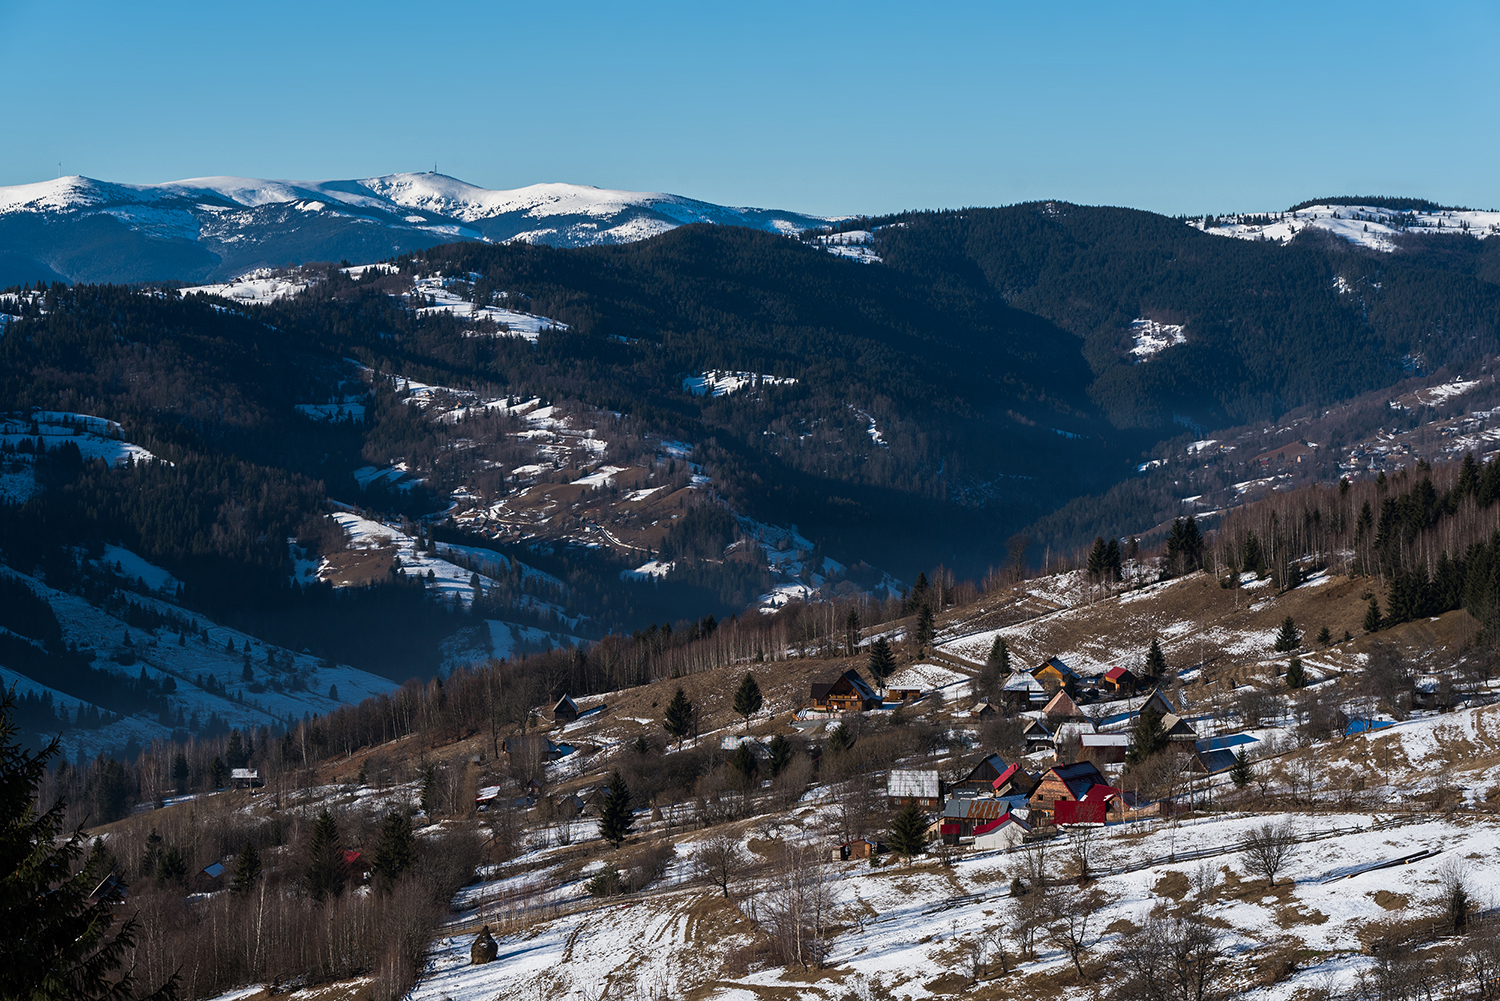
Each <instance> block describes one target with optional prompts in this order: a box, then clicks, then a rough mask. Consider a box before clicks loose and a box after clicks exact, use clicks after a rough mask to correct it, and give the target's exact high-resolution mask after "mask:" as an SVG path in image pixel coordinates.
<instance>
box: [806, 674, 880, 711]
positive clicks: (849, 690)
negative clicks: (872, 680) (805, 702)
mask: <svg viewBox="0 0 1500 1001" xmlns="http://www.w3.org/2000/svg"><path fill="white" fill-rule="evenodd" d="M880 701H881V700H880V696H878V695H876V694H875V690H874V689H873V688H871V687H870V686H869V685H867V684H866V683H865V679H864V678H861V677H860V676H859V672H858V671H845V672H844V673H843V674H841V675H839V677H838V679H837V680H835V681H834V682H833V683H831V684H826V685H824V684H815V685H813V686H812V707H813V709H814V710H815V711H817V712H826V713H847V712H856V713H857V712H866V711H868V710H870V709H879V708H880Z"/></svg>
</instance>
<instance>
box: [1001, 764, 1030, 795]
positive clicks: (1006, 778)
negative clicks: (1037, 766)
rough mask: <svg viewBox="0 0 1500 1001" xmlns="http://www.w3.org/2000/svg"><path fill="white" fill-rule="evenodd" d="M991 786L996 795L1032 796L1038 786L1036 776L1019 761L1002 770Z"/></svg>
mask: <svg viewBox="0 0 1500 1001" xmlns="http://www.w3.org/2000/svg"><path fill="white" fill-rule="evenodd" d="M991 786H992V788H993V789H994V792H995V795H996V796H1030V795H1031V791H1032V790H1033V789H1035V788H1036V777H1035V776H1034V775H1032V774H1030V773H1029V772H1027V771H1026V769H1024V768H1022V767H1021V764H1020V762H1017V763H1016V764H1013V765H1011V766H1010V767H1009V768H1007V769H1006V770H1005V771H1003V772H1001V773H1000V777H999V778H997V779H996V780H995V781H994V782H993V783H991Z"/></svg>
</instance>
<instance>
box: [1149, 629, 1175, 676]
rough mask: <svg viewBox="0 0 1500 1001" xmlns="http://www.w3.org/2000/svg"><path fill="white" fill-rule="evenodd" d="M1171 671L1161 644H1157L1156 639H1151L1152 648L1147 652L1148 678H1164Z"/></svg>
mask: <svg viewBox="0 0 1500 1001" xmlns="http://www.w3.org/2000/svg"><path fill="white" fill-rule="evenodd" d="M1169 670H1170V668H1168V667H1167V655H1166V654H1164V653H1162V652H1161V644H1160V643H1158V642H1157V640H1156V637H1155V636H1153V637H1151V648H1150V649H1149V650H1147V651H1146V676H1147V677H1150V678H1164V677H1166V675H1167V672H1168V671H1169Z"/></svg>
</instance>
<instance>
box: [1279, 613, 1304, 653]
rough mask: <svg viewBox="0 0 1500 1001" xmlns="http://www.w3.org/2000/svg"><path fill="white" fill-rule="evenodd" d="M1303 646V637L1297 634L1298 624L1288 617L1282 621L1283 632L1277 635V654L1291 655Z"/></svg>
mask: <svg viewBox="0 0 1500 1001" xmlns="http://www.w3.org/2000/svg"><path fill="white" fill-rule="evenodd" d="M1301 645H1302V637H1301V636H1300V635H1299V634H1298V633H1297V624H1296V623H1295V622H1293V621H1292V617H1291V616H1290V615H1288V616H1287V617H1286V618H1284V619H1282V620H1281V632H1279V633H1277V634H1276V652H1277V653H1291V652H1292V651H1293V650H1295V649H1297V648H1298V647H1300V646H1301Z"/></svg>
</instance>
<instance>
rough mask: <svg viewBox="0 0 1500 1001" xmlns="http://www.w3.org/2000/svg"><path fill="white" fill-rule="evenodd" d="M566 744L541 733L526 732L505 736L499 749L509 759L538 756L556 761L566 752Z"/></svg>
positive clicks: (545, 759) (544, 759)
mask: <svg viewBox="0 0 1500 1001" xmlns="http://www.w3.org/2000/svg"><path fill="white" fill-rule="evenodd" d="M567 749H569V748H568V745H567V744H555V743H553V742H552V740H551V739H550V738H548V737H546V736H545V735H543V734H539V733H527V734H519V735H516V736H512V737H506V738H505V739H504V740H502V741H501V742H500V750H501V752H502V753H504V754H505V756H506V757H507V758H510V759H513V760H514V759H528V760H529V759H531V758H540V759H541V760H542V761H556V760H557V759H559V758H561V757H563V755H564V754H566V753H567Z"/></svg>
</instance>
